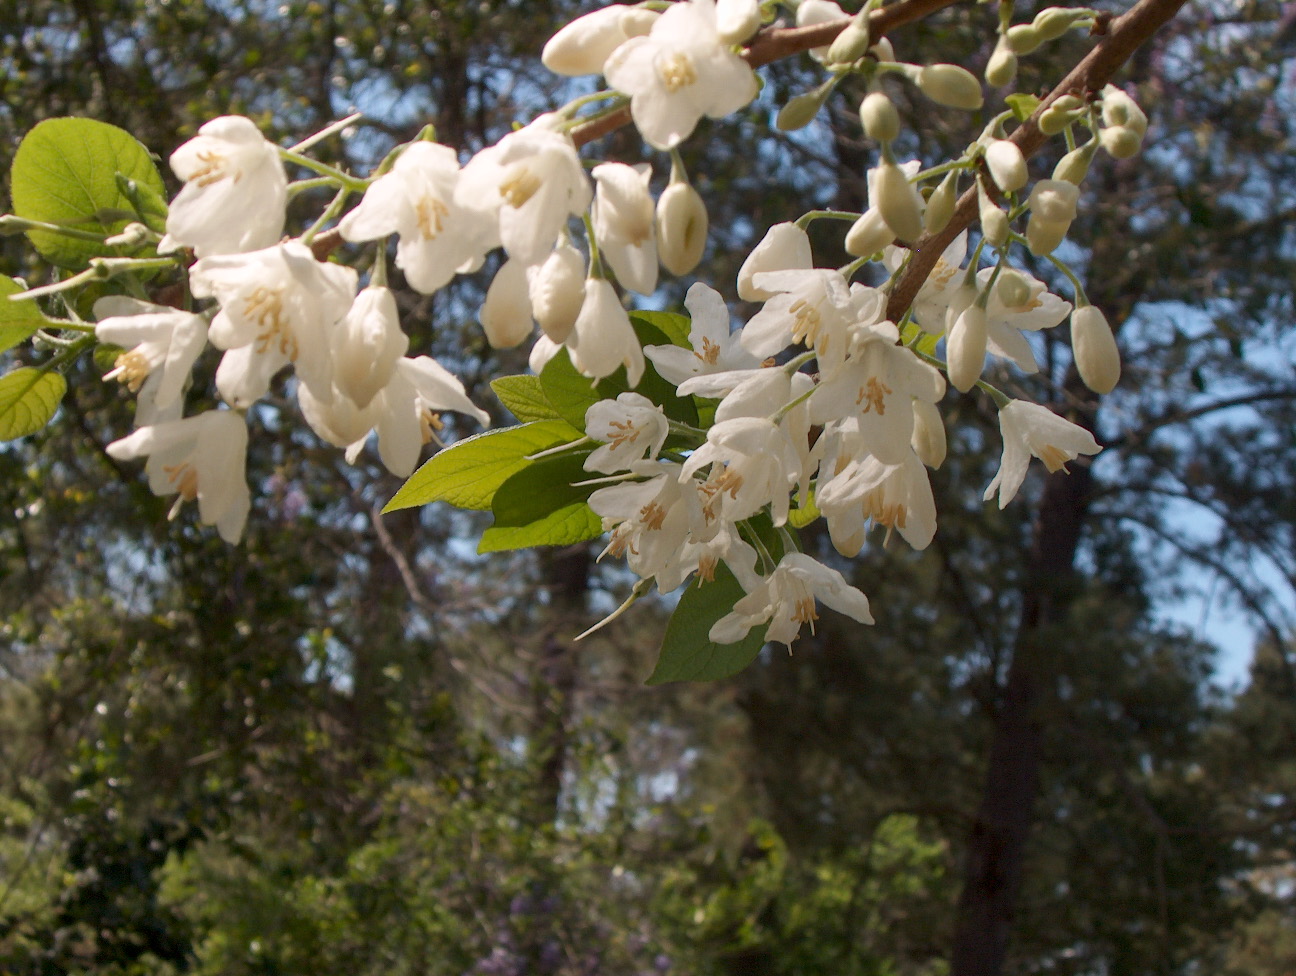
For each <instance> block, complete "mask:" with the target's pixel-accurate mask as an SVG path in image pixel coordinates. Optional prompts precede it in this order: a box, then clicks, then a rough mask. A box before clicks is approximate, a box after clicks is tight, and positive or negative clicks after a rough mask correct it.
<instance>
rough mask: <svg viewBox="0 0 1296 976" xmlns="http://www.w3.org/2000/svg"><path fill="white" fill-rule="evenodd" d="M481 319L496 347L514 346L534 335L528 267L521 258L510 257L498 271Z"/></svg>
mask: <svg viewBox="0 0 1296 976" xmlns="http://www.w3.org/2000/svg"><path fill="white" fill-rule="evenodd" d="M477 319H478V321H479V322H481V324H482V328H483V329H485V330H486V341H487V342H489V343H490V344H491V347H492V348H494V349H510V348H512V347H513V346H516V345H518V344H519V343H521V342H522V341H523V340H524V339H526V337H527V336H529V335H530V334H531V330H532V329H533V328H534V327H535V323H534V322H533V321H532V320H531V299H530V297H529V296H528V294H527V280H526V266H525V265H524V264H522V262H521V261H518V260H516V259H514V258H510V259H509V260H507V261H505V262H504V264H503V265H501V266H500V269H499V270H498V271H496V272H495V278H494V280H493V281H491V283H490V287H489V288H487V289H486V301H484V302H483V303H482V307H481V311H480V312H478V313H477Z"/></svg>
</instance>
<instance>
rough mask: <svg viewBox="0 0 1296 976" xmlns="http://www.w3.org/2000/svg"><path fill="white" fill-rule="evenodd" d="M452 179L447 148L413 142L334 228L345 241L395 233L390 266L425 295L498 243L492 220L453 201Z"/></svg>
mask: <svg viewBox="0 0 1296 976" xmlns="http://www.w3.org/2000/svg"><path fill="white" fill-rule="evenodd" d="M458 183H459V161H458V159H457V158H456V157H455V152H454V150H453V149H451V148H450V147H449V146H442V145H439V144H437V143H433V142H415V143H413V144H412V145H410V146H407V147H406V148H405V151H404V152H402V153H401V154H400V156H399V157H397V159H396V162H395V163H394V164H393V165H392V168H391V170H390V171H389V172H387V173H384V174H383V175H382V176H380V177H379V178H378V179H377V180H376V181H375V182H374V183H373V185H372V186H370V187H369V189H368V190H367V191H366V192H365V195H364V199H363V200H361V201H360V205H359V206H357V207H356V208H355V209H354V210H352V211H351V212H350V213H349V214H347V215H346V216H345V217H343V218H342V222H341V224H339V225H338V231H339V232H340V233H341V234H342V236H343V237H344V238H345V239H346V240H348V241H372V240H375V239H377V238H379V237H384V236H386V235H387V234H397V235H399V237H400V241H399V243H398V244H397V245H396V266H397V267H398V268H400V269H401V270H402V271H404V272H405V278H406V280H407V281H409V283H410V286H411V287H412V288H414V289H416V290H418V291H421V292H423V294H425V295H430V294H432V292H434V291H436V290H437V289H438V288H441V287H442V286H443V285H445V284H446V283H447V282H448V281H450V279H451V278H453V277H454V276H455V273H456V272H459V271H468V270H472V269H473V268H475V267H476V266H477V265H479V264H480V263H481V259H482V257H483V256H484V255H485V254H486V252H487V251H489V250H490V249H491V248H492V247H495V246H496V245H498V244H499V231H498V229H497V227H496V224H495V222H494V221H492V220H490V219H487V218H486V217H485V216H483V215H482V213H481V212H479V211H477V210H473V209H470V208H468V207H465V206H463V205H462V204H460V203H458V202H456V200H455V187H456V186H457V185H458Z"/></svg>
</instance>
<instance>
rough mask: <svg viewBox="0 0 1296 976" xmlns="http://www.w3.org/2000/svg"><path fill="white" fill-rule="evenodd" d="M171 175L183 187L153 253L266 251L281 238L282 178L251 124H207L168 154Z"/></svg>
mask: <svg viewBox="0 0 1296 976" xmlns="http://www.w3.org/2000/svg"><path fill="white" fill-rule="evenodd" d="M171 169H172V171H174V173H175V175H176V176H178V177H180V179H182V180H184V181H185V185H184V187H183V188H181V190H180V193H179V194H178V195H177V196H176V198H175V199H174V200H173V201H171V208H170V210H169V212H168V213H167V222H166V230H167V232H166V236H165V237H164V238H163V239H162V243H161V244H160V245H159V246H158V250H160V251H162V252H166V251H173V250H176V249H178V248H181V247H189V248H193V251H194V253H195V254H197V255H198V256H199V257H200V258H201V257H206V256H207V255H210V254H239V253H242V252H244V251H255V250H259V249H260V248H263V247H268V246H269V245H271V244H273V243H274V242H275V241H277V240H278V239H279V237H280V235H281V234H282V233H283V227H284V213H285V210H286V208H287V206H288V177H287V176H286V175H285V174H284V169H283V164H282V163H281V162H280V161H279V150H278V148H277V147H276V146H275V145H274V143H272V142H269V141H267V139H266V138H265V136H263V135H262V134H261V130H260V129H258V128H257V127H256V125H255V123H253V121H252V120H251V119H246V118H244V117H243V116H241V115H224V116H221V117H220V118H217V119H212V120H211V121H210V122H208V123H206V124H205V125H203V126H202V128H200V129H199V130H198V135H196V136H194V138H192V139H190V140H189V141H188V142H186V143H185V144H184V145H182V146H181V147H180V148H179V149H177V150H176V151H175V152H174V153H172V154H171Z"/></svg>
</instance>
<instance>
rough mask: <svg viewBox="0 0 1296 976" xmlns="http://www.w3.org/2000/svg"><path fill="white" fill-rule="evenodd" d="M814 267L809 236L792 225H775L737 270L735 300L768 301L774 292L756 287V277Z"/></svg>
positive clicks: (803, 230)
mask: <svg viewBox="0 0 1296 976" xmlns="http://www.w3.org/2000/svg"><path fill="white" fill-rule="evenodd" d="M813 265H814V258H813V256H812V255H811V253H810V235H808V234H807V233H806V232H805V229H804V228H801V227H798V226H797V225H796V224H793V223H782V224H775V225H774V226H773V227H771V228H770V229H769V230H767V231H766V232H765V236H764V237H762V238H761V241H760V243H759V244H757V245H756V246H755V247H754V248H752V252H751V254H749V255H747V260H746V261H744V262H743V263H742V267H741V268H739V269H738V297H739V298H741V299H742V300H743V301H745V302H767V301H769V300H770V299H771V298H773V297H774V296H775V295H776V294H777V292H776V291H767V290H766V289H764V288H758V287H756V281H755V278H756V276H757V275H758V274H762V273H763V272H766V271H791V270H797V271H801V270H806V269H809V268H810V267H812V266H813Z"/></svg>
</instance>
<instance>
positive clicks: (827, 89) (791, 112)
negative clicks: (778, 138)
mask: <svg viewBox="0 0 1296 976" xmlns="http://www.w3.org/2000/svg"><path fill="white" fill-rule="evenodd" d="M833 87H834V86H833V85H832V83H831V82H828V83H825V84H823V85H820V86H819V87H818V88H816V89H815V90H814V91H808V92H805V93H803V94H801V95H794V96H792V97H791V98H789V99H788V101H787V104H786V105H784V106H783V107H782V108H781V109H779V113H778V117H777V118H776V119H775V120H774V124H775V125H776V126H778V128H779V129H781V130H782V131H784V132H795V131H796V130H797V129H804V128H805V127H806V126H807V125H809V124H810V123H811V122H813V121H814V118H815V116H816V115H818V114H819V110H820V109H821V108H823V104H824V102H825V101H827V100H828V96H829V95H831V94H832V90H833Z"/></svg>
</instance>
